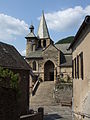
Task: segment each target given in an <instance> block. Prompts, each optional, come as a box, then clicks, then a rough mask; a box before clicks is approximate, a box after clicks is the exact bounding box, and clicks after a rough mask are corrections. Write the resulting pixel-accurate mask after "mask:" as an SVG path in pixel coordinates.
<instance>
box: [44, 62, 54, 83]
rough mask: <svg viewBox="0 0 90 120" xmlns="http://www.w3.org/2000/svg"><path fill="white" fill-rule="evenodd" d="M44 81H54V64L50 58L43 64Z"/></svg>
mask: <svg viewBox="0 0 90 120" xmlns="http://www.w3.org/2000/svg"><path fill="white" fill-rule="evenodd" d="M44 81H54V64H53V62H52V61H50V60H48V61H47V62H46V63H45V65H44Z"/></svg>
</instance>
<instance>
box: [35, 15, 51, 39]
mask: <svg viewBox="0 0 90 120" xmlns="http://www.w3.org/2000/svg"><path fill="white" fill-rule="evenodd" d="M37 37H38V38H39V39H42V38H50V35H49V32H48V28H47V24H46V20H45V17H44V13H42V16H41V20H40V24H39V28H38V33H37Z"/></svg>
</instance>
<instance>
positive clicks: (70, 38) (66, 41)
mask: <svg viewBox="0 0 90 120" xmlns="http://www.w3.org/2000/svg"><path fill="white" fill-rule="evenodd" d="M73 40H74V36H70V37H67V38H64V39H61V40H59V41H58V42H56V44H65V43H71V42H72V41H73Z"/></svg>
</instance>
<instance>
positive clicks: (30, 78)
mask: <svg viewBox="0 0 90 120" xmlns="http://www.w3.org/2000/svg"><path fill="white" fill-rule="evenodd" d="M32 87H33V86H32V76H31V75H30V77H29V94H31V93H32Z"/></svg>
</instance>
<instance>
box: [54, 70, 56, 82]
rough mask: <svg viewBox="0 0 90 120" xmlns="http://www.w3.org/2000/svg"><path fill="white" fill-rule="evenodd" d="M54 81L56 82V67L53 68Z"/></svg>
mask: <svg viewBox="0 0 90 120" xmlns="http://www.w3.org/2000/svg"><path fill="white" fill-rule="evenodd" d="M54 82H55V83H56V68H54Z"/></svg>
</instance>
